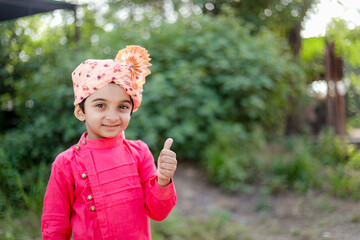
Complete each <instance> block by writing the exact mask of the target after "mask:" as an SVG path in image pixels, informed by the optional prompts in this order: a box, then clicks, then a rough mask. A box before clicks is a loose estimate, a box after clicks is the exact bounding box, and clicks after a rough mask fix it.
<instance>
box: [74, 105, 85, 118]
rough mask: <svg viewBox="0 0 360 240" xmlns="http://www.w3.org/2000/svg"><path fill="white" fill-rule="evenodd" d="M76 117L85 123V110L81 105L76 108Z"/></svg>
mask: <svg viewBox="0 0 360 240" xmlns="http://www.w3.org/2000/svg"><path fill="white" fill-rule="evenodd" d="M74 115H75V117H76V118H77V119H79V120H80V121H82V122H83V121H85V113H84V112H83V110H82V109H81V108H80V106H79V105H76V106H75V110H74Z"/></svg>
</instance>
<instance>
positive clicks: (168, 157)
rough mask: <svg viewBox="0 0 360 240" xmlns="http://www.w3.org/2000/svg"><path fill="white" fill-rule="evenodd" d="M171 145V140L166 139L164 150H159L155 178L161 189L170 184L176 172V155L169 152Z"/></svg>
mask: <svg viewBox="0 0 360 240" xmlns="http://www.w3.org/2000/svg"><path fill="white" fill-rule="evenodd" d="M172 143H173V140H172V139H171V138H168V139H166V141H165V143H164V148H163V150H161V152H160V156H159V158H158V164H157V167H158V169H157V177H158V184H159V185H160V186H162V187H165V186H167V185H168V184H169V183H170V180H171V178H172V177H173V176H174V173H175V171H176V166H177V161H176V153H175V152H173V151H171V150H170V147H171V145H172Z"/></svg>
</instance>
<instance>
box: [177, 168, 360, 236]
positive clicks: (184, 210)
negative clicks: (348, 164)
mask: <svg viewBox="0 0 360 240" xmlns="http://www.w3.org/2000/svg"><path fill="white" fill-rule="evenodd" d="M175 185H176V190H177V192H178V204H177V206H176V208H177V210H178V212H179V213H181V214H182V215H184V216H190V215H192V214H200V215H201V214H203V215H204V216H206V215H207V213H208V212H209V211H212V210H214V209H221V210H226V211H229V212H230V213H231V217H232V219H233V220H234V221H237V222H239V223H240V224H241V225H243V226H244V227H245V228H246V229H249V230H250V232H251V233H252V235H253V237H254V239H258V240H290V239H291V240H322V239H329V240H340V239H341V240H360V203H355V202H353V201H351V200H340V199H336V198H334V197H329V196H327V195H325V194H315V193H307V194H305V195H300V194H293V193H288V194H283V195H281V196H276V197H264V196H262V195H261V194H259V193H254V194H239V193H237V194H226V193H224V192H222V191H221V190H219V189H218V188H216V187H215V186H213V185H211V184H209V183H208V181H207V180H206V176H205V174H204V171H203V170H202V169H201V168H199V167H196V166H193V165H191V164H188V163H181V164H180V165H179V168H178V171H177V172H176V177H175ZM259 209H262V210H259Z"/></svg>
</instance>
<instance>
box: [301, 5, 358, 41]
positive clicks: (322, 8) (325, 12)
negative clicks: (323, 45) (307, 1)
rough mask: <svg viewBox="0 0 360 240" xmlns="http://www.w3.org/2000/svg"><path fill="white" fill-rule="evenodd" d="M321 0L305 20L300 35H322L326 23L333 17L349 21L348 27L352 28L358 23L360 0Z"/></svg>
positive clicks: (306, 36)
mask: <svg viewBox="0 0 360 240" xmlns="http://www.w3.org/2000/svg"><path fill="white" fill-rule="evenodd" d="M340 2H341V3H342V5H341V4H339V3H338V1H337V0H321V2H320V3H319V4H318V5H317V8H315V12H314V13H310V14H309V15H308V16H309V19H308V20H307V21H305V24H304V28H303V31H302V32H301V35H302V37H304V38H308V37H318V36H324V35H325V33H326V25H327V24H328V23H329V22H331V19H333V18H342V19H345V20H346V21H348V22H349V27H350V28H353V27H355V26H358V25H360V0H340Z"/></svg>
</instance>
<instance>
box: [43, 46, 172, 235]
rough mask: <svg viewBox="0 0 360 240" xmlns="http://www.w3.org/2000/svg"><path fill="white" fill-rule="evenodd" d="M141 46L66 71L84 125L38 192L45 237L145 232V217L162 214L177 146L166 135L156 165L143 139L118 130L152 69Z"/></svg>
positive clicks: (166, 207) (134, 106)
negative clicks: (41, 196) (128, 137)
mask: <svg viewBox="0 0 360 240" xmlns="http://www.w3.org/2000/svg"><path fill="white" fill-rule="evenodd" d="M149 60H150V58H149V54H148V53H147V51H146V50H145V49H144V48H142V47H139V46H128V47H126V48H125V49H123V50H120V51H119V53H118V55H117V56H116V58H115V60H94V59H89V60H86V61H84V62H83V63H81V64H80V65H79V66H78V67H77V68H76V69H75V70H74V72H73V73H72V80H73V85H74V93H75V102H74V105H75V111H74V114H75V116H76V118H78V119H79V120H80V121H84V122H85V124H86V128H87V132H85V133H84V134H83V135H82V136H81V138H80V140H79V142H78V143H77V144H75V145H74V146H72V147H71V148H69V149H68V150H66V151H65V152H62V153H60V154H59V155H58V156H57V158H56V159H55V161H54V163H53V165H52V171H51V176H50V180H49V183H48V186H47V190H46V193H45V198H44V208H43V215H42V228H41V229H42V234H43V239H70V238H71V235H72V234H73V238H74V239H75V240H82V239H84V240H85V239H86V240H89V239H95V240H100V239H104V240H107V239H126V240H129V239H137V240H138V239H151V233H150V220H149V217H150V218H151V219H153V220H157V221H161V220H163V219H165V218H166V217H167V216H168V214H169V213H170V211H171V209H172V208H173V207H174V206H175V203H176V193H175V188H174V184H173V181H172V177H173V175H174V172H175V170H176V166H177V161H176V154H175V153H174V152H173V151H171V150H170V147H171V144H172V139H170V138H169V139H167V140H166V141H165V144H164V148H163V150H162V151H161V153H160V156H159V158H158V168H157V169H156V168H155V164H154V159H153V156H152V154H151V153H150V150H149V148H148V147H147V145H146V144H145V143H143V142H141V141H130V140H126V139H125V138H124V130H125V129H126V127H127V126H128V124H129V121H130V118H131V114H132V112H135V111H136V110H137V109H138V108H139V106H140V103H141V100H142V91H143V88H142V85H143V84H144V83H145V77H146V76H147V75H148V74H150V71H149V70H148V69H147V67H148V66H151V64H150V63H149Z"/></svg>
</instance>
